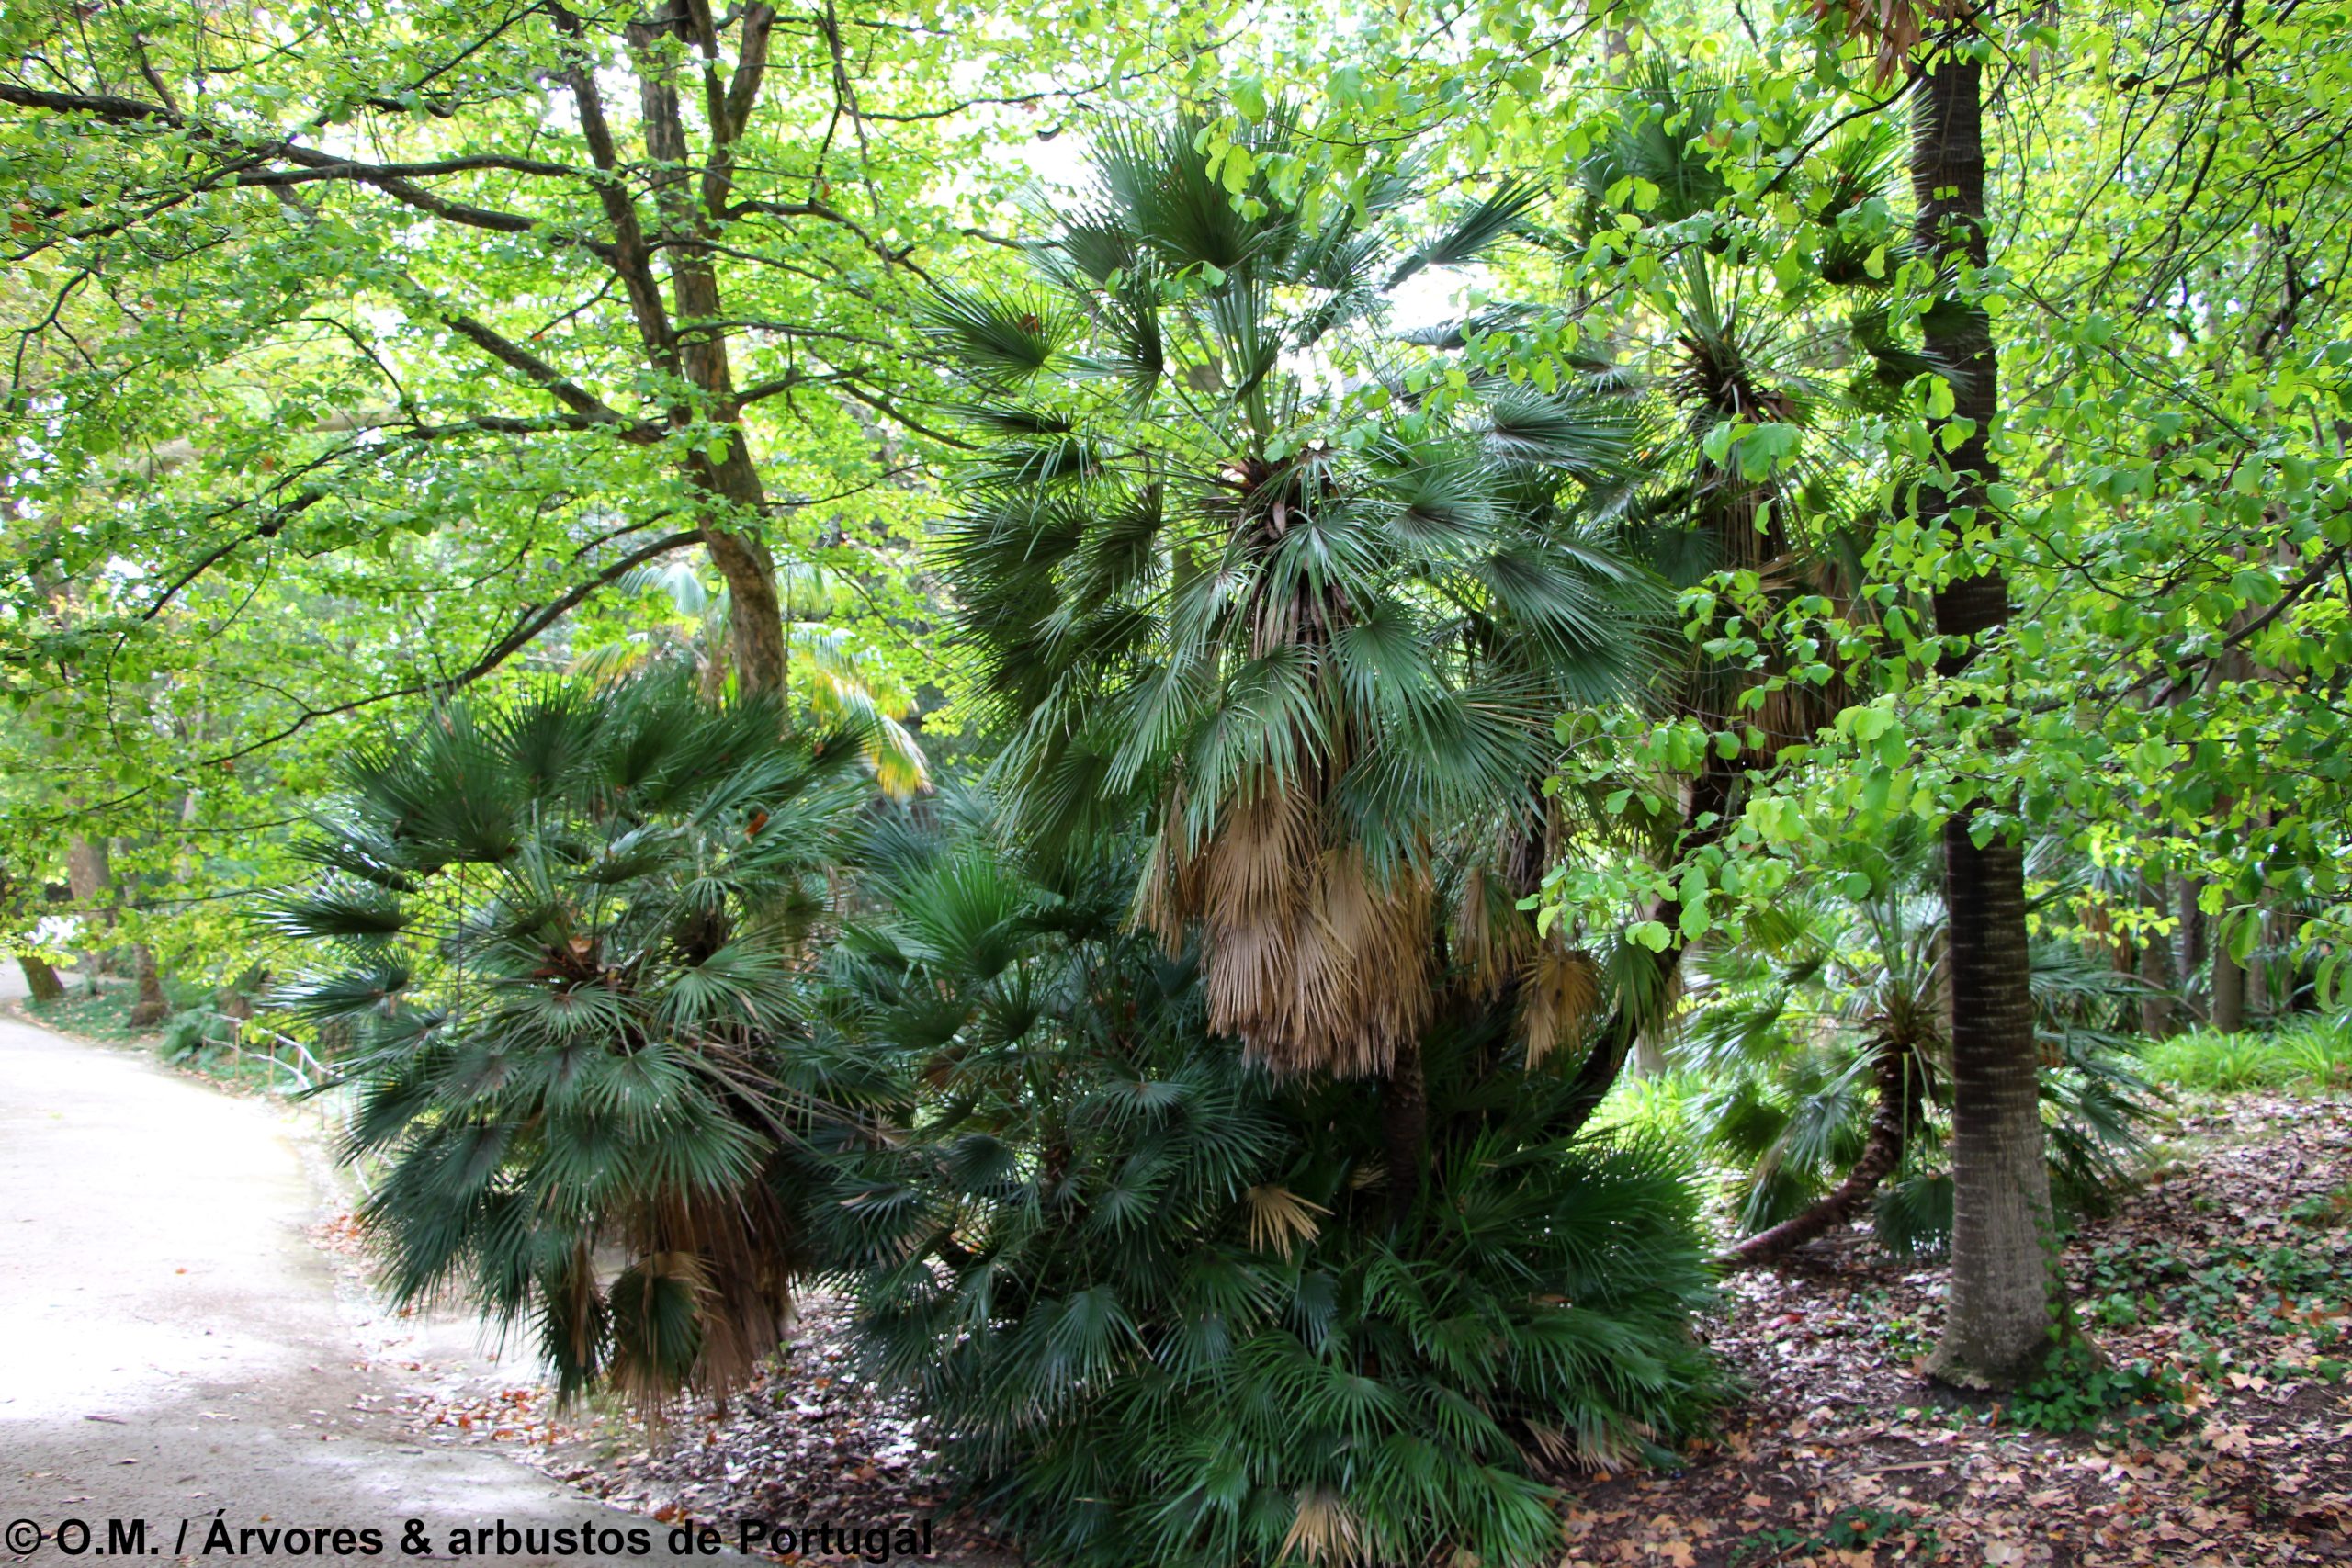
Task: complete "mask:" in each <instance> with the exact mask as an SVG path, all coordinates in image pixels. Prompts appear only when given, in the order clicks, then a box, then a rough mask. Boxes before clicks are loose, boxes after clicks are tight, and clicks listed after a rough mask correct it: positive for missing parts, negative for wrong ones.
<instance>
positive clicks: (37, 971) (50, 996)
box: [17, 953, 65, 1002]
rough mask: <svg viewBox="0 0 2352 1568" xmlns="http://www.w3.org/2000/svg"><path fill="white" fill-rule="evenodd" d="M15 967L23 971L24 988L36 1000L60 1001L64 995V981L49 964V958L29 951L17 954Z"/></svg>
mask: <svg viewBox="0 0 2352 1568" xmlns="http://www.w3.org/2000/svg"><path fill="white" fill-rule="evenodd" d="M17 968H19V969H21V970H23V971H24V972H25V988H26V989H27V990H28V991H29V992H30V993H31V994H32V998H33V1000H35V1001H37V1002H54V1001H61V1000H62V999H63V998H64V996H65V982H64V981H62V980H61V979H59V978H58V977H57V971H56V970H54V969H52V968H51V967H50V966H49V960H48V959H46V958H40V957H36V956H35V955H34V954H32V953H18V954H17Z"/></svg>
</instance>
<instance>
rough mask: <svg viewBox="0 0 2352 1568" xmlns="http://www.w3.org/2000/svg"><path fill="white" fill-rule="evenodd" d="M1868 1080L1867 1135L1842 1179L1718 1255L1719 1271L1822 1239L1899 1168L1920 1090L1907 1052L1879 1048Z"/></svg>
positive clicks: (1769, 1259) (1774, 1259) (1774, 1258)
mask: <svg viewBox="0 0 2352 1568" xmlns="http://www.w3.org/2000/svg"><path fill="white" fill-rule="evenodd" d="M1871 1078H1872V1079H1873V1080H1874V1083H1875V1086H1876V1089H1877V1091H1878V1104H1877V1105H1876V1107H1875V1108H1873V1109H1872V1111H1871V1130H1870V1135H1869V1137H1868V1138H1866V1139H1865V1140H1864V1141H1863V1144H1862V1154H1861V1157H1860V1159H1857V1160H1856V1161H1855V1162H1854V1167H1853V1168H1852V1169H1851V1170H1849V1171H1848V1172H1847V1173H1846V1179H1844V1180H1843V1181H1840V1182H1839V1183H1838V1185H1837V1187H1836V1188H1835V1189H1834V1190H1831V1191H1830V1192H1829V1193H1827V1194H1826V1196H1824V1197H1823V1198H1822V1199H1821V1201H1818V1202H1816V1203H1815V1204H1814V1205H1813V1206H1812V1207H1810V1208H1808V1209H1806V1210H1805V1211H1804V1213H1800V1214H1792V1215H1791V1216H1789V1217H1788V1218H1787V1219H1785V1220H1782V1221H1781V1223H1780V1224H1777V1225H1774V1226H1773V1227H1772V1228H1771V1229H1770V1230H1765V1231H1758V1232H1757V1233H1756V1234H1755V1235H1752V1236H1749V1237H1748V1238H1747V1240H1745V1241H1743V1242H1740V1243H1739V1244H1738V1245H1737V1246H1736V1247H1733V1248H1732V1249H1731V1250H1730V1251H1729V1252H1728V1253H1726V1254H1724V1259H1723V1261H1724V1267H1726V1268H1730V1269H1753V1268H1757V1267H1758V1266H1760V1265H1764V1264H1770V1263H1778V1262H1779V1261H1780V1260H1781V1258H1786V1257H1787V1256H1788V1255H1789V1254H1790V1253H1792V1252H1794V1251H1795V1250H1796V1249H1797V1248H1798V1247H1803V1246H1804V1244H1805V1243H1806V1242H1809V1241H1811V1240H1813V1239H1814V1238H1815V1236H1819V1235H1826V1233H1827V1232H1828V1230H1829V1228H1830V1227H1831V1226H1833V1225H1837V1224H1843V1223H1844V1222H1845V1220H1846V1219H1847V1217H1848V1216H1849V1215H1850V1214H1852V1213H1853V1212H1854V1210H1855V1209H1856V1208H1858V1207H1860V1204H1861V1201H1862V1200H1863V1199H1865V1198H1868V1197H1869V1196H1870V1195H1871V1193H1873V1192H1875V1191H1877V1190H1878V1187H1879V1183H1881V1182H1883V1181H1884V1180H1885V1179H1887V1178H1888V1177H1890V1176H1892V1175H1894V1172H1895V1169H1896V1168H1897V1167H1899V1166H1900V1165H1902V1163H1903V1148H1904V1145H1905V1144H1907V1143H1908V1142H1910V1138H1911V1127H1912V1123H1913V1122H1915V1121H1916V1120H1917V1115H1918V1106H1919V1089H1920V1085H1919V1083H1918V1080H1917V1075H1916V1074H1915V1073H1914V1072H1913V1071H1912V1061H1911V1053H1910V1052H1909V1051H1908V1050H1905V1049H1904V1048H1902V1047H1900V1046H1895V1045H1891V1044H1882V1045H1881V1046H1880V1047H1879V1049H1878V1057H1877V1060H1876V1061H1875V1062H1874V1063H1873V1064H1872V1065H1871Z"/></svg>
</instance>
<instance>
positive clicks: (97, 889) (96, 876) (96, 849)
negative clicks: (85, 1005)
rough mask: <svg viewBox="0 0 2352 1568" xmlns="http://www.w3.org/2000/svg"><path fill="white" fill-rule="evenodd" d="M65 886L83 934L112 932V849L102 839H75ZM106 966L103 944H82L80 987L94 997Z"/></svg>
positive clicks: (67, 859) (68, 851)
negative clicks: (82, 921) (77, 913)
mask: <svg viewBox="0 0 2352 1568" xmlns="http://www.w3.org/2000/svg"><path fill="white" fill-rule="evenodd" d="M65 882H66V886H68V887H70V888H71V889H72V890H73V894H74V905H75V907H76V908H77V909H78V911H79V912H80V914H81V915H82V918H83V919H84V920H85V921H87V922H91V924H86V925H85V926H84V928H83V930H84V932H85V934H86V933H90V932H92V931H95V930H97V929H104V930H108V931H111V930H112V929H113V928H114V905H113V898H112V897H111V895H112V894H113V892H114V855H113V846H112V845H111V843H110V842H109V841H108V840H106V839H103V838H100V839H75V840H74V841H73V842H72V843H71V844H69V845H67V846H66V850H65ZM106 968H107V949H106V946H105V944H104V943H102V942H96V941H85V943H84V944H83V948H82V984H83V986H84V987H85V989H86V990H88V991H89V993H90V994H91V995H92V996H96V995H97V991H98V976H99V974H100V973H101V972H102V971H104V970H105V969H106Z"/></svg>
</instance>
